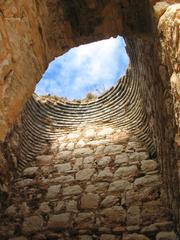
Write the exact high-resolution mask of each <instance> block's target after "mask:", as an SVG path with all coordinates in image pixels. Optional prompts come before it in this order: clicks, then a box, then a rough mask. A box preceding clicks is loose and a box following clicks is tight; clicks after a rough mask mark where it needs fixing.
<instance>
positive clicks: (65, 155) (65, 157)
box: [56, 151, 72, 160]
mask: <svg viewBox="0 0 180 240" xmlns="http://www.w3.org/2000/svg"><path fill="white" fill-rule="evenodd" d="M71 156H72V153H71V151H61V152H60V153H59V154H57V155H56V159H62V160H69V159H71Z"/></svg>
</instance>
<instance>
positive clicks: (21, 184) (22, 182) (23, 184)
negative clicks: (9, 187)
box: [15, 179, 34, 188]
mask: <svg viewBox="0 0 180 240" xmlns="http://www.w3.org/2000/svg"><path fill="white" fill-rule="evenodd" d="M15 185H16V186H17V187H19V188H23V187H27V186H31V185H34V180H33V179H24V180H20V181H18V182H16V184H15Z"/></svg>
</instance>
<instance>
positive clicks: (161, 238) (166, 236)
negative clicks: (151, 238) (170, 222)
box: [156, 232, 178, 240]
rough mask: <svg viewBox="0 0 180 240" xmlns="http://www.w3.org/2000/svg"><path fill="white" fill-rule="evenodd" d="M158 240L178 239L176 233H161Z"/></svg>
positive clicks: (157, 237) (157, 236)
mask: <svg viewBox="0 0 180 240" xmlns="http://www.w3.org/2000/svg"><path fill="white" fill-rule="evenodd" d="M156 240H178V237H177V235H176V234H175V232H159V233H158V234H157V235H156Z"/></svg>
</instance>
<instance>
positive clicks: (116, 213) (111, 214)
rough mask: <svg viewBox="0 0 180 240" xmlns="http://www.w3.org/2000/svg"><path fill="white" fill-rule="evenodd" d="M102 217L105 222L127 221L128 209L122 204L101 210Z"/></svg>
mask: <svg viewBox="0 0 180 240" xmlns="http://www.w3.org/2000/svg"><path fill="white" fill-rule="evenodd" d="M100 214H101V219H102V222H103V223H104V224H107V223H108V224H109V223H111V224H112V223H123V224H124V223H125V220H126V211H125V210H124V209H123V208H122V207H121V206H113V207H111V208H106V209H104V210H102V211H101V213H100Z"/></svg>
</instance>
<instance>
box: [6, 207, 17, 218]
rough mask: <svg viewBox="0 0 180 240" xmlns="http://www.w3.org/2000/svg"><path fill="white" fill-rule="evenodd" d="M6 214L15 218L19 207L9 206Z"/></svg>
mask: <svg viewBox="0 0 180 240" xmlns="http://www.w3.org/2000/svg"><path fill="white" fill-rule="evenodd" d="M5 213H6V214H7V215H8V216H15V215H16V213H17V207H16V206H15V204H13V205H11V206H9V207H8V208H7V209H6V211H5Z"/></svg>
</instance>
